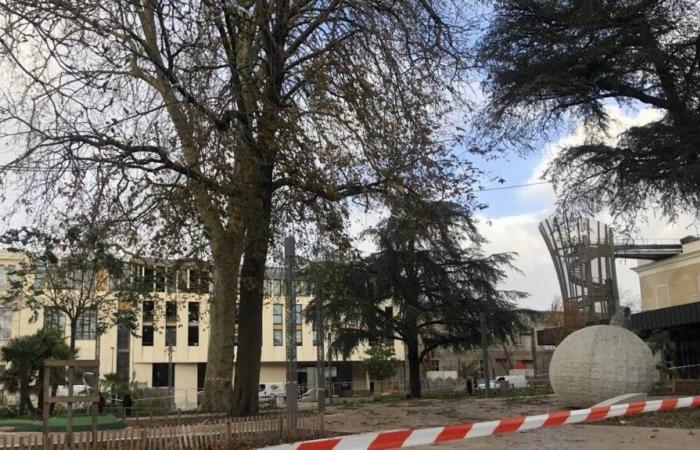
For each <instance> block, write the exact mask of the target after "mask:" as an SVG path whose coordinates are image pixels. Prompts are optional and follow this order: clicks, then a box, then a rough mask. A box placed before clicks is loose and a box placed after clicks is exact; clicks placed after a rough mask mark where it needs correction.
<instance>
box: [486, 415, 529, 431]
mask: <svg viewBox="0 0 700 450" xmlns="http://www.w3.org/2000/svg"><path fill="white" fill-rule="evenodd" d="M523 422H525V418H524V417H514V418H512V419H503V420H501V423H499V424H498V426H497V427H496V429H494V430H493V434H500V433H513V432H514V431H518V428H520V425H522V424H523Z"/></svg>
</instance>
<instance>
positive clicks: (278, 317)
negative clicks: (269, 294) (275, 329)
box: [272, 303, 282, 325]
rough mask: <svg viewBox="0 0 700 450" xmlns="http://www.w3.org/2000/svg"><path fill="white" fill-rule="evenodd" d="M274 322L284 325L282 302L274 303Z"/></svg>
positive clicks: (274, 323)
mask: <svg viewBox="0 0 700 450" xmlns="http://www.w3.org/2000/svg"><path fill="white" fill-rule="evenodd" d="M272 323H273V325H282V304H281V303H275V304H274V305H272Z"/></svg>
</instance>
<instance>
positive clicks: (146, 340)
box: [141, 325, 153, 347]
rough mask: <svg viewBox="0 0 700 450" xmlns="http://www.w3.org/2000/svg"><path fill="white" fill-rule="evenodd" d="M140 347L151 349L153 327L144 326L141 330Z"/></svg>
mask: <svg viewBox="0 0 700 450" xmlns="http://www.w3.org/2000/svg"><path fill="white" fill-rule="evenodd" d="M141 345H143V346H144V347H153V325H144V326H143V327H142V328H141Z"/></svg>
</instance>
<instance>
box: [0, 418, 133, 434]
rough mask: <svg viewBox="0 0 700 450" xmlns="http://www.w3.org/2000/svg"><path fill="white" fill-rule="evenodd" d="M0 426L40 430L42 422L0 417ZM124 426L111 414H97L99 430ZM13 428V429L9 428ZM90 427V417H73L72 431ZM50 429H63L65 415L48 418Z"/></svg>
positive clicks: (84, 429)
mask: <svg viewBox="0 0 700 450" xmlns="http://www.w3.org/2000/svg"><path fill="white" fill-rule="evenodd" d="M0 427H2V428H3V429H5V430H6V431H23V432H29V431H41V430H42V429H43V423H42V421H41V420H32V419H2V420H0ZM124 427H126V424H125V423H124V421H123V420H121V419H118V418H116V417H114V416H113V415H112V414H100V415H98V416H97V428H98V429H99V430H116V429H119V428H124ZM10 428H14V429H10ZM91 428H92V417H91V416H89V415H87V416H86V415H80V416H74V417H73V431H88V430H90V429H91ZM49 430H50V431H65V430H66V418H65V417H51V418H50V419H49Z"/></svg>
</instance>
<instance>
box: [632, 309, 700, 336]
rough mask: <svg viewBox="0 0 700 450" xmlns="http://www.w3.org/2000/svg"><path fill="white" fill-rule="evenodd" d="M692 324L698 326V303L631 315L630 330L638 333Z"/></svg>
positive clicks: (699, 322) (699, 320) (699, 313)
mask: <svg viewBox="0 0 700 450" xmlns="http://www.w3.org/2000/svg"><path fill="white" fill-rule="evenodd" d="M692 324H698V325H700V302H693V303H688V304H685V305H678V306H671V307H668V308H660V309H653V310H651V311H643V312H640V313H636V314H632V328H633V329H635V330H639V331H649V330H655V329H659V328H672V327H678V326H683V325H692Z"/></svg>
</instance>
